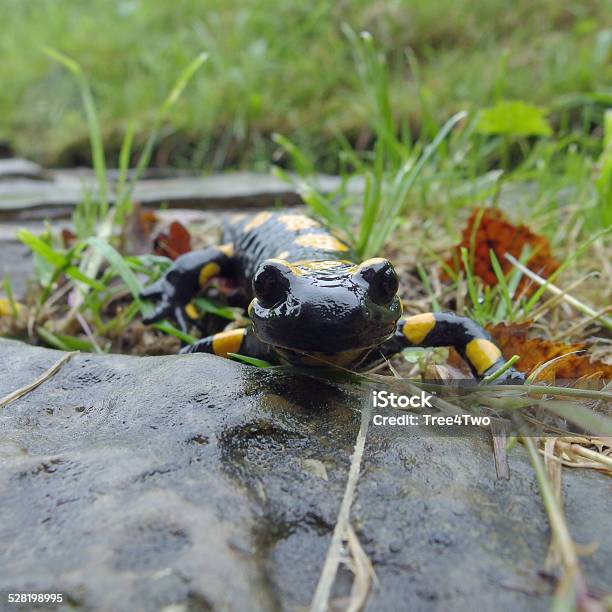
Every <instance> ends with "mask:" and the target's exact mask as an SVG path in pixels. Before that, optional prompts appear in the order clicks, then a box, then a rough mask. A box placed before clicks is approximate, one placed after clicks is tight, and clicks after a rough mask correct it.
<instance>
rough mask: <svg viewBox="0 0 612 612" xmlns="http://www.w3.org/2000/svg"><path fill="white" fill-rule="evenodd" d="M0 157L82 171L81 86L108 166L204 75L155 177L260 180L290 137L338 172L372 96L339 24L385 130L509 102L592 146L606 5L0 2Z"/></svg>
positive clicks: (609, 61) (601, 87)
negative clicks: (384, 99) (375, 68)
mask: <svg viewBox="0 0 612 612" xmlns="http://www.w3.org/2000/svg"><path fill="white" fill-rule="evenodd" d="M0 20H1V23H2V36H1V37H0V50H1V57H2V62H0V83H1V84H2V86H1V88H0V141H2V142H3V144H5V145H8V146H9V147H10V149H12V151H13V152H14V153H17V154H19V155H23V156H27V157H30V158H33V159H36V160H38V161H42V162H43V163H46V164H51V165H71V164H75V163H89V161H90V159H89V144H88V132H87V126H86V123H85V121H84V120H83V111H82V104H81V99H80V97H79V89H78V84H77V83H76V82H75V79H74V78H73V76H72V75H71V74H70V73H69V72H68V71H66V70H65V69H64V68H63V67H62V66H61V65H59V64H58V63H57V62H54V61H53V60H52V59H50V58H49V57H48V56H47V55H46V54H45V53H44V48H45V47H46V46H49V47H52V48H54V49H57V50H59V51H61V52H63V53H65V54H67V55H69V56H70V57H72V58H74V59H76V60H77V61H78V62H79V63H80V64H81V65H82V67H83V70H84V71H85V73H86V74H87V75H88V78H89V79H90V81H91V84H92V87H93V90H94V94H95V97H96V102H97V105H98V107H99V111H100V116H101V124H102V130H103V134H104V139H105V146H106V149H107V151H108V152H109V154H110V157H111V159H113V156H115V159H116V153H117V151H118V150H119V147H120V143H121V138H122V136H123V134H124V132H125V129H126V125H127V123H128V122H130V121H133V122H135V125H136V133H137V139H136V144H137V145H138V144H140V145H142V143H143V141H144V138H145V137H146V133H147V131H148V129H149V127H150V125H151V123H152V122H153V118H154V115H155V112H156V110H157V109H158V108H159V106H160V104H161V102H162V101H163V99H164V98H165V96H166V94H167V92H168V91H169V89H170V88H171V86H172V84H173V82H174V81H175V80H176V78H177V75H178V74H179V73H180V71H181V70H182V69H183V68H184V67H185V65H187V63H188V62H189V61H190V60H191V59H192V58H193V57H194V56H195V55H197V54H198V53H199V52H200V51H207V52H208V53H209V54H210V59H209V61H208V63H207V64H206V65H205V66H204V68H203V69H202V70H201V71H199V72H198V74H197V75H196V77H195V78H194V79H193V82H192V83H190V85H189V87H188V88H187V89H186V91H185V92H184V94H183V97H182V98H181V100H180V102H179V103H178V104H177V105H176V107H175V108H174V109H173V110H172V112H171V114H170V115H169V117H168V120H167V122H166V124H165V127H164V132H163V135H162V140H161V143H160V145H159V146H158V147H157V150H156V153H155V157H154V160H153V161H154V163H155V164H157V165H163V164H170V165H174V166H179V167H188V168H190V169H208V170H214V169H220V168H227V167H250V168H256V169H263V168H264V167H268V165H269V163H270V161H271V159H273V158H274V156H275V154H277V153H278V147H277V146H276V145H274V143H273V142H272V141H271V138H270V136H271V134H272V133H273V132H280V133H282V134H284V135H286V136H288V137H289V138H290V139H291V140H292V141H293V142H294V143H296V144H297V145H298V146H299V147H300V148H301V149H302V150H303V151H306V152H307V153H308V154H309V155H312V156H313V157H314V158H315V159H316V164H317V167H318V168H319V169H321V170H328V171H335V170H337V159H338V157H337V152H338V149H339V146H340V145H339V141H338V134H342V135H344V136H345V137H346V138H347V139H348V141H349V142H350V143H351V145H353V146H354V147H356V148H357V149H367V148H369V147H371V145H372V140H373V135H372V131H371V129H370V128H369V127H368V122H369V120H370V115H371V113H372V105H371V99H370V98H371V96H370V95H369V93H368V91H367V88H364V86H363V81H362V79H360V77H359V75H358V74H357V70H356V68H355V62H354V59H353V56H352V47H351V45H350V44H349V41H348V40H347V38H346V36H345V35H344V33H343V29H342V24H348V25H349V26H350V27H351V28H353V29H354V30H356V31H361V30H368V31H370V32H371V33H372V34H373V36H374V38H375V40H376V42H377V46H378V48H380V49H381V50H382V51H383V52H384V53H385V54H387V58H388V62H389V70H390V85H389V90H390V98H391V103H392V111H393V115H394V116H395V117H397V118H398V125H399V123H400V118H401V119H402V120H403V121H404V122H405V125H406V126H408V128H409V130H410V132H411V133H412V134H414V136H415V137H417V136H424V137H426V138H430V137H432V135H433V134H435V133H436V131H437V130H438V129H439V127H440V125H441V123H442V122H443V121H444V120H445V119H447V118H448V117H449V115H450V114H451V113H453V112H455V111H457V110H459V109H467V110H474V109H479V108H483V107H486V106H491V105H493V104H495V102H496V101H499V100H501V99H506V100H507V99H520V100H525V101H527V102H531V103H534V104H538V105H541V106H543V107H545V108H546V110H547V111H549V112H550V120H551V123H552V125H553V128H554V129H555V131H556V133H557V135H559V134H564V133H570V132H571V131H572V130H580V131H581V133H582V134H583V135H587V134H593V133H597V130H601V124H602V116H603V110H604V109H605V108H606V106H609V105H610V100H612V3H611V2H609V1H606V0H591V1H582V2H577V1H572V0H535V1H533V0H517V1H515V2H503V1H499V0H470V1H468V0H438V1H436V2H432V1H431V0H412V1H406V2H401V1H397V0H396V1H386V2H382V1H373V0H345V1H340V2H331V1H315V2H310V3H296V2H288V1H286V0H285V1H280V0H247V1H237V0H223V1H217V0H174V1H173V2H167V1H162V0H147V1H145V0H89V1H87V2H81V1H72V0H3V1H2V3H1V4H0Z"/></svg>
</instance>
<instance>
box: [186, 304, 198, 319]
mask: <svg viewBox="0 0 612 612" xmlns="http://www.w3.org/2000/svg"><path fill="white" fill-rule="evenodd" d="M185 313H186V314H187V316H188V317H189V318H190V319H194V320H195V319H199V318H200V313H199V312H198V309H197V308H196V307H195V306H194V304H192V303H191V302H189V304H187V306H185Z"/></svg>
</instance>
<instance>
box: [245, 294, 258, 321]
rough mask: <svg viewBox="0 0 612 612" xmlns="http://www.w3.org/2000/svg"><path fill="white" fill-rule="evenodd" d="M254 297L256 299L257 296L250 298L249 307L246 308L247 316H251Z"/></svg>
mask: <svg viewBox="0 0 612 612" xmlns="http://www.w3.org/2000/svg"><path fill="white" fill-rule="evenodd" d="M256 299H257V298H253V299H252V300H251V302H250V304H249V307H248V308H247V313H248V315H249V317H251V316H252V313H253V307H254V304H255V300H256Z"/></svg>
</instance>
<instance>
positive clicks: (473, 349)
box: [465, 338, 501, 374]
mask: <svg viewBox="0 0 612 612" xmlns="http://www.w3.org/2000/svg"><path fill="white" fill-rule="evenodd" d="M465 355H466V357H467V358H468V359H469V361H470V363H471V364H472V365H473V366H474V369H475V370H476V372H478V374H482V373H483V372H485V371H486V370H488V369H489V368H490V367H491V366H492V365H493V364H494V363H495V362H496V361H497V360H498V359H499V358H500V357H501V351H500V350H499V349H498V348H497V347H496V346H495V345H494V344H493V343H492V342H491V341H490V340H485V339H484V338H474V340H470V342H468V343H467V345H466V347H465Z"/></svg>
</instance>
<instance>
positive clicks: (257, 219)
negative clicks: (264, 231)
mask: <svg viewBox="0 0 612 612" xmlns="http://www.w3.org/2000/svg"><path fill="white" fill-rule="evenodd" d="M271 216H272V213H271V212H268V211H266V210H264V211H263V212H260V213H258V214H256V215H255V216H254V217H253V218H252V219H251V220H250V221H249V222H248V223H247V224H246V225H245V226H244V231H245V232H250V231H251V230H252V229H255V228H256V227H259V226H260V225H263V224H264V223H265V222H266V221H267V220H268V219H269V218H270V217H271Z"/></svg>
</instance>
